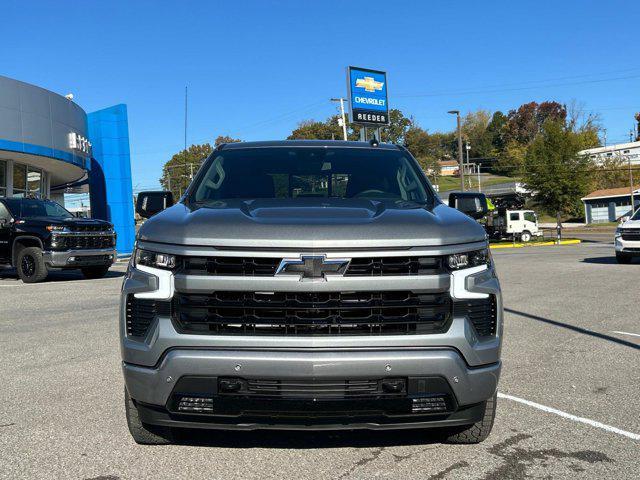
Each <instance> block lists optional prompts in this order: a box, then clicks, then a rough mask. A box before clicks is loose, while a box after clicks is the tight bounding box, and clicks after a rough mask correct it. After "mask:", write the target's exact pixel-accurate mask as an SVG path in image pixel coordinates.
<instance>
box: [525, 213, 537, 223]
mask: <svg viewBox="0 0 640 480" xmlns="http://www.w3.org/2000/svg"><path fill="white" fill-rule="evenodd" d="M524 219H525V220H526V221H527V222H531V223H536V214H535V213H533V212H525V213H524Z"/></svg>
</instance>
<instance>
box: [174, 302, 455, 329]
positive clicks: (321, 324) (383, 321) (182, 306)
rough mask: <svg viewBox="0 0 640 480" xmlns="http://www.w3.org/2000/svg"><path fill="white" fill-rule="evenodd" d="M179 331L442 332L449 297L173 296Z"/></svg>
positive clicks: (449, 317) (447, 310)
mask: <svg viewBox="0 0 640 480" xmlns="http://www.w3.org/2000/svg"><path fill="white" fill-rule="evenodd" d="M173 308H174V313H173V318H174V321H175V324H176V328H177V329H178V331H180V332H182V333H195V334H210V335H211V334H238V335H376V334H380V335H393V334H427V333H440V332H443V331H445V330H446V328H447V327H448V324H449V320H450V319H451V299H450V296H449V294H448V293H437V294H433V293H414V292H404V291H400V292H395V291H390V292H332V293H306V292H304V293H302V292H297V293H287V292H276V293H258V292H214V293H212V294H210V295H197V294H185V293H176V295H175V296H174V302H173Z"/></svg>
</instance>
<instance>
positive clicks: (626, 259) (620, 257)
mask: <svg viewBox="0 0 640 480" xmlns="http://www.w3.org/2000/svg"><path fill="white" fill-rule="evenodd" d="M632 259H633V257H632V256H631V255H627V254H626V253H618V252H616V260H617V261H618V263H622V264H624V265H627V264H629V263H631V260H632Z"/></svg>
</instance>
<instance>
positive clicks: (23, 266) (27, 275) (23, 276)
mask: <svg viewBox="0 0 640 480" xmlns="http://www.w3.org/2000/svg"><path fill="white" fill-rule="evenodd" d="M16 269H17V270H18V276H19V277H20V280H22V281H23V282H24V283H37V282H41V281H43V280H44V279H45V278H47V275H48V274H49V271H48V270H47V266H46V265H45V263H44V259H43V258H42V250H41V249H40V248H39V247H25V248H23V249H22V250H20V251H19V252H18V258H17V262H16Z"/></svg>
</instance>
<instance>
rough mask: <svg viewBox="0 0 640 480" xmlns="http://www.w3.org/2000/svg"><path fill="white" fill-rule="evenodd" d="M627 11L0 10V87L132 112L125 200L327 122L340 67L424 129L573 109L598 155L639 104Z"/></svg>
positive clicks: (97, 5)
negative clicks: (203, 148)
mask: <svg viewBox="0 0 640 480" xmlns="http://www.w3.org/2000/svg"><path fill="white" fill-rule="evenodd" d="M639 21H640V4H638V2H633V1H608V2H602V1H593V0H588V1H543V0H537V1H532V0H525V1H518V2H514V1H484V2H478V1H458V2H448V1H413V2H404V1H394V2H388V1H387V2H383V1H375V0H368V1H366V2H346V1H326V0H325V1H321V2H318V1H314V2H311V1H302V0H299V1H242V0H235V1H227V2H223V1H201V2H200V1H186V0H183V1H175V2H168V1H136V0H129V1H91V0H89V1H77V2H65V1H63V0H57V1H55V2H53V1H47V2H36V1H28V0H21V1H6V0H5V1H4V2H3V7H2V41H1V42H0V74H3V75H6V76H9V77H12V78H17V79H20V80H23V81H26V82H29V83H34V84H36V85H40V86H42V87H45V88H48V89H50V90H53V91H56V92H58V93H61V94H66V93H68V92H72V93H73V94H74V96H75V100H76V101H77V102H78V104H79V105H81V106H82V107H83V108H84V109H85V110H87V111H93V110H97V109H99V108H103V107H106V106H110V105H113V104H116V103H126V104H127V105H128V108H129V127H130V139H131V153H132V157H131V161H132V172H133V184H134V188H136V189H137V190H140V189H142V188H150V187H154V186H157V185H158V183H157V182H158V178H159V176H160V173H161V168H162V164H163V163H164V162H165V161H166V160H167V159H168V158H170V156H171V155H172V154H173V153H175V152H177V151H178V150H180V149H181V148H182V145H183V142H184V131H183V128H184V117H183V108H184V106H183V105H184V87H185V85H188V87H189V130H188V142H189V143H201V142H205V141H210V142H212V141H213V139H214V138H215V137H216V136H218V135H221V134H222V135H231V136H235V137H239V138H242V139H244V140H261V139H279V138H284V137H286V136H287V135H288V134H289V133H290V132H291V130H292V129H293V128H295V126H296V124H297V123H298V122H299V121H300V120H303V119H309V118H314V119H324V118H326V117H327V116H329V115H330V114H332V113H334V112H335V105H333V104H331V103H330V102H329V101H328V99H329V98H330V97H334V96H340V95H345V94H346V92H345V90H346V80H345V67H346V66H347V65H357V66H362V67H370V68H376V69H382V70H386V71H387V72H388V83H389V103H390V106H391V107H396V108H400V109H401V110H402V111H403V112H405V114H408V115H412V116H414V117H415V119H416V120H417V121H418V123H419V124H420V125H421V126H422V127H423V128H426V129H428V130H430V131H438V130H449V129H451V128H453V120H454V119H453V118H452V117H451V116H450V115H447V114H446V111H447V110H450V109H454V108H456V109H460V110H462V111H463V112H466V111H469V110H475V109H478V108H484V109H488V110H491V111H495V110H503V111H506V110H509V109H511V108H514V107H517V106H519V105H520V104H522V103H524V102H528V101H531V100H536V101H544V100H557V101H560V102H571V101H572V100H576V101H578V102H580V103H581V104H583V106H584V108H585V109H586V110H588V111H595V112H598V113H600V115H601V118H602V123H603V126H604V127H605V128H606V129H607V137H608V142H609V143H611V142H622V141H625V140H627V139H628V135H629V129H630V128H631V127H632V126H633V122H634V120H633V114H634V113H635V112H636V111H640V99H639V97H638V92H639V87H640V64H639V60H638V45H640V38H638V33H637V32H638V22H639Z"/></svg>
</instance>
